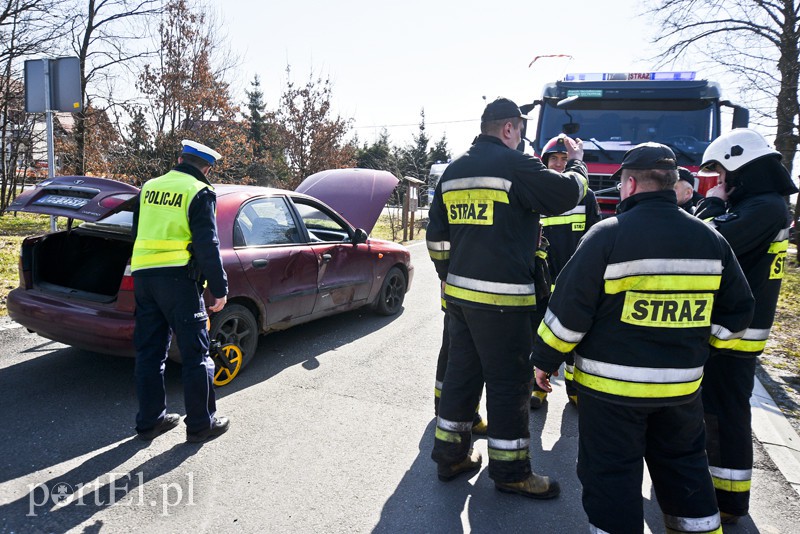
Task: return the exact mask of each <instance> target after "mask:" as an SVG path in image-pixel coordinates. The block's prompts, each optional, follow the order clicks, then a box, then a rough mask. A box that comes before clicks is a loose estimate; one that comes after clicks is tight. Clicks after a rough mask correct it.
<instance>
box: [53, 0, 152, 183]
mask: <svg viewBox="0 0 800 534" xmlns="http://www.w3.org/2000/svg"><path fill="white" fill-rule="evenodd" d="M161 4H162V0H75V10H74V13H73V16H71V17H70V18H69V19H68V20H70V24H71V25H70V31H71V35H72V48H73V51H74V52H75V54H76V55H77V56H78V60H79V62H80V77H81V97H82V100H83V111H81V112H79V113H76V114H75V129H74V138H75V145H74V146H75V152H74V158H73V161H72V165H70V166H71V167H72V170H73V172H75V173H76V174H85V172H86V170H87V165H86V163H87V159H86V147H87V144H88V143H87V137H88V136H89V135H90V132H91V131H92V129H93V128H94V126H97V127H98V128H101V127H102V125H103V124H104V122H105V120H106V117H105V115H106V111H107V110H108V107H109V105H111V104H112V102H111V100H110V95H108V94H106V95H104V97H105V98H100V97H98V95H96V94H91V93H90V89H89V88H90V87H92V86H93V82H97V83H99V81H100V80H99V79H100V78H104V77H105V78H109V77H115V76H117V75H119V74H120V69H122V68H130V67H131V65H132V63H133V62H135V61H136V60H139V59H142V58H146V57H149V56H151V55H152V54H153V51H152V49H151V48H148V47H147V46H146V43H147V41H145V39H144V38H145V37H147V32H146V31H145V28H146V27H147V22H148V21H150V20H152V18H153V17H154V16H157V15H158V14H159V13H161ZM75 14H77V16H74V15H75ZM101 100H105V105H101ZM98 114H99V115H98Z"/></svg>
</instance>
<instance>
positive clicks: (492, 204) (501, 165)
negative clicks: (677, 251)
mask: <svg viewBox="0 0 800 534" xmlns="http://www.w3.org/2000/svg"><path fill="white" fill-rule="evenodd" d="M526 118H527V117H524V116H523V115H522V113H521V112H520V110H519V108H518V107H517V105H516V104H515V103H514V102H512V101H511V100H508V99H506V98H499V99H497V100H495V101H493V102H491V103H489V104H488V105H487V106H486V108H485V110H484V112H483V115H482V116H481V134H480V135H479V136H478V137H477V138H476V139H475V141H474V142H473V144H472V146H471V147H470V148H469V150H467V152H466V153H465V154H464V155H462V156H461V157H459V158H457V159H456V160H455V161H453V162H452V163H450V165H449V166H448V167H447V170H446V171H445V172H444V174H443V175H442V179H441V180H440V182H439V184H438V185H437V186H436V193H435V195H434V202H433V205H432V206H431V210H430V222H429V224H428V229H427V240H428V251H429V253H430V256H431V258H432V259H433V261H434V264H435V266H436V270H437V273H438V275H439V278H440V279H441V280H444V281H446V285H445V290H444V296H445V299H446V301H447V313H448V316H449V321H450V322H449V330H450V354H449V360H448V366H447V372H446V373H445V376H444V381H443V384H442V392H441V399H440V402H439V417H438V419H437V423H436V438H435V442H434V447H433V453H432V455H431V456H432V458H433V459H434V460H435V461H436V462H437V464H438V475H439V478H440V479H441V480H445V481H446V480H452V479H453V478H455V477H457V476H459V475H461V474H462V473H467V472H471V471H475V470H477V469H479V468H480V466H481V457H480V454H478V453H477V452H475V451H473V450H472V449H470V444H471V435H470V429H471V428H472V424H473V415H474V413H475V406H476V404H477V402H478V399H479V398H480V395H481V390H482V388H483V384H484V381H485V383H486V396H487V402H486V404H487V413H488V418H489V421H490V424H489V428H488V449H489V477H490V478H491V479H493V480H494V482H495V487H496V488H497V489H498V490H500V491H504V492H511V493H518V494H521V495H524V496H526V497H532V498H539V499H549V498H553V497H556V496H557V495H558V493H559V487H558V484H557V483H556V482H554V481H551V480H550V479H549V478H548V477H545V476H539V475H537V474H534V473H533V472H532V471H531V463H530V452H529V445H530V431H529V427H528V399H529V398H530V387H531V380H532V372H531V371H532V370H531V368H530V364H529V354H530V348H531V344H532V343H533V331H532V324H531V312H532V311H533V310H535V308H536V296H535V287H534V283H533V273H532V270H531V267H532V266H533V254H534V248H535V247H532V246H531V242H532V241H533V240H534V239H535V236H536V235H537V233H538V227H539V213H544V214H548V215H556V214H558V213H563V212H564V211H567V210H569V209H572V208H573V207H575V205H576V204H577V203H578V202H580V201H581V200H582V199H583V196H584V194H585V192H586V188H587V186H586V167H585V165H584V164H583V163H582V162H581V161H580V159H581V158H582V157H583V149H582V147H581V145H580V144H579V143H568V150H569V155H570V162H569V164H568V165H567V171H566V172H565V173H563V174H561V173H557V172H555V171H550V170H547V168H545V166H544V165H542V162H541V161H540V160H539V159H538V158H535V157H533V156H530V155H526V154H523V153H522V152H519V151H517V150H515V148H516V147H517V146H518V145H519V143H520V140H521V138H522V128H523V126H524V122H523V121H524V120H525V119H526Z"/></svg>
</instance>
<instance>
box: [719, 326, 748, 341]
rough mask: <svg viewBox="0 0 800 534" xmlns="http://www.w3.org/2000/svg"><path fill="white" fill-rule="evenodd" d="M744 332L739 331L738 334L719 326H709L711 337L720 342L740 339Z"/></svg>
mask: <svg viewBox="0 0 800 534" xmlns="http://www.w3.org/2000/svg"><path fill="white" fill-rule="evenodd" d="M745 332H746V331H745V330H740V331H739V332H731V331H730V330H728V329H727V328H725V327H724V326H722V325H719V324H712V325H711V335H712V336H714V337H715V338H717V339H722V340H725V341H727V340H730V339H741V338H742V336H744V333H745Z"/></svg>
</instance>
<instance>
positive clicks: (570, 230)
mask: <svg viewBox="0 0 800 534" xmlns="http://www.w3.org/2000/svg"><path fill="white" fill-rule="evenodd" d="M565 139H566V136H565V135H563V134H562V135H559V136H557V137H554V138H552V139H551V140H550V141H548V142H547V144H546V145H544V148H543V149H542V163H544V164H545V165H547V168H548V169H553V170H554V171H556V172H564V169H565V168H566V166H567V161H568V160H569V157H568V156H567V147H566V144H565ZM601 219H602V217H601V215H600V206H598V205H597V197H595V195H594V191H592V190H591V189H588V190H587V191H586V196H585V197H584V198H583V201H582V202H581V203H580V204H578V205H577V206H575V207H574V208H573V209H571V210H569V211H567V212H565V213H562V214H560V215H556V216H555V217H544V216H543V217H542V226H543V235H544V238H545V239H546V240H547V245H546V253H547V266H548V268H549V270H550V280H552V281H553V282H555V281H556V278H557V277H558V273H560V272H561V269H563V268H564V265H566V264H567V261H568V260H569V259H570V258H571V257H572V255H573V254H574V253H575V249H576V248H578V241H580V239H581V237H583V236H584V235H585V234H586V232H588V231H589V228H591V227H592V226H594V224H595V223H598V222H600V220H601ZM543 316H544V310H541V314H540V317H539V319H541V317H543ZM538 324H539V321H535V322H534V326H538ZM574 363H575V362H574V359H573V357H572V355H571V354H570V355H569V357H567V360H566V365H565V366H564V389H565V390H566V392H567V398H568V399H569V402H570V404H572V405H573V406H577V405H578V391H577V390H576V389H575V385H574V384H573V382H572V373H573V365H574ZM546 399H547V392H546V391H543V390H542V388H540V387H539V386H538V384H536V383H534V385H533V394H532V395H531V409H532V410H538V409H539V408H541V407H542V404H543V403H544V401H545V400H546Z"/></svg>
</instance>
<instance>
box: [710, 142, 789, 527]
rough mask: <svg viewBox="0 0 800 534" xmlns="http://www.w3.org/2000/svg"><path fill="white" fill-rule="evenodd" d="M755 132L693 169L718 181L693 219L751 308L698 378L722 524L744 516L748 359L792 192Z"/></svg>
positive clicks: (775, 279) (778, 259) (766, 304)
mask: <svg viewBox="0 0 800 534" xmlns="http://www.w3.org/2000/svg"><path fill="white" fill-rule="evenodd" d="M780 158H781V156H780V154H779V153H778V152H776V151H775V150H773V149H771V148H770V147H769V145H768V144H767V141H766V139H764V138H763V137H762V136H761V135H760V134H759V133H758V132H755V131H753V130H750V129H747V128H739V129H735V130H731V131H730V132H728V133H726V134H723V135H721V136H720V137H718V138H717V139H716V140H715V141H714V142H712V143H711V144H710V145H709V146H708V148H707V149H706V151H705V154H703V164H702V165H701V169H703V171H704V172H707V171H711V172H714V173H718V174H719V185H717V186H715V187H713V188H711V189H710V190H709V191H708V193H706V198H705V199H703V200H701V201H700V203H699V204H698V206H697V210H696V213H695V215H696V216H697V217H699V218H701V219H703V220H705V221H707V222H709V223H710V224H711V225H712V226H713V227H715V228H716V229H717V231H718V232H719V233H720V234H722V235H723V236H724V237H725V239H727V240H728V243H730V244H731V247H732V248H733V251H734V253H736V257H737V258H738V259H739V263H740V264H741V266H742V270H743V271H744V274H745V276H747V281H748V282H749V283H750V288H751V289H752V291H753V296H754V297H755V299H756V308H755V312H754V314H753V321H752V322H751V323H750V324H749V325H748V328H747V332H746V333H745V335H744V337H743V338H742V339H741V340H739V341H738V342H736V343H735V344H732V345H726V346H724V347H720V350H717V351H714V352H713V353H712V356H711V359H710V360H709V362H708V364H707V365H706V372H705V377H704V378H703V406H704V408H705V412H706V429H707V430H706V432H707V436H708V441H707V452H708V461H709V464H710V466H711V474H712V476H713V478H714V486H715V487H716V489H717V501H718V502H719V509H720V511H721V512H722V514H723V522H725V523H736V522H737V521H738V520H739V518H740V517H741V516H744V515H746V514H747V513H748V508H749V501H750V479H751V471H752V468H753V443H752V436H751V429H750V395H751V394H752V392H753V380H754V376H755V365H756V357H757V356H758V355H759V354H761V353H762V352H763V351H764V347H765V345H766V343H767V337H768V336H769V331H770V328H772V321H773V319H774V317H775V307H776V305H777V302H778V293H779V292H780V288H781V279H782V278H783V262H784V259H785V258H786V250H787V248H788V244H789V242H788V238H789V226H790V224H791V216H790V214H789V210H788V208H787V206H786V202H785V200H784V199H783V196H786V195H791V194H793V193H796V192H797V188H796V187H795V185H794V184H793V183H792V180H791V177H790V176H789V172H788V171H787V170H786V168H785V167H784V166H783V165H781V163H780Z"/></svg>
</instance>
